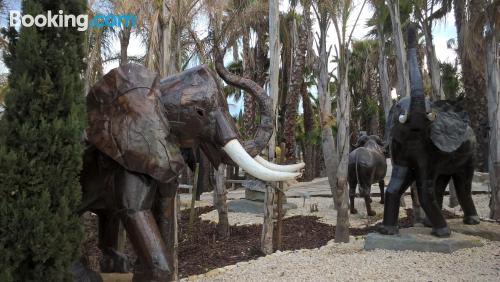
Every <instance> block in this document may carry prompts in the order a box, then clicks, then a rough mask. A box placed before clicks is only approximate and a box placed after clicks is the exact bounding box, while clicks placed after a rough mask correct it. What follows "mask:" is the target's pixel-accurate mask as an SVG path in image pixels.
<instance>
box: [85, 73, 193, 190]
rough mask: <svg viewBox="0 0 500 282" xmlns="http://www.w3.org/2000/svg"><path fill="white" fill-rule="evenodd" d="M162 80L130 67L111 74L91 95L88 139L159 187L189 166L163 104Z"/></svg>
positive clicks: (122, 164) (102, 80) (88, 111)
mask: <svg viewBox="0 0 500 282" xmlns="http://www.w3.org/2000/svg"><path fill="white" fill-rule="evenodd" d="M158 94H159V79H158V77H157V75H155V74H154V73H152V72H150V71H148V70H147V69H146V68H144V67H142V66H140V65H135V64H126V65H123V66H120V67H119V68H116V69H113V70H111V71H110V72H109V73H108V74H106V75H105V76H104V77H103V78H102V79H101V81H99V82H98V83H97V84H96V85H95V86H94V87H93V88H92V89H91V91H90V93H89V95H88V96H87V113H88V121H89V127H88V128H87V130H86V133H87V138H88V141H89V142H90V143H92V144H93V145H94V146H96V148H97V149H98V150H99V151H101V152H103V153H104V154H106V155H108V156H109V157H111V158H112V159H113V160H115V161H116V162H118V163H119V164H120V165H121V166H123V167H124V168H125V169H127V170H130V171H134V172H138V173H142V174H147V175H149V176H151V177H152V178H154V179H156V180H158V181H160V182H164V183H166V182H169V181H170V180H172V179H174V178H175V177H177V174H178V173H179V172H180V170H181V169H182V168H183V167H184V161H183V159H182V155H181V153H180V150H179V147H178V146H177V142H176V140H175V139H174V137H173V136H171V135H170V132H169V125H168V121H167V120H166V118H165V112H164V108H163V106H162V104H161V103H160V100H159V96H158Z"/></svg>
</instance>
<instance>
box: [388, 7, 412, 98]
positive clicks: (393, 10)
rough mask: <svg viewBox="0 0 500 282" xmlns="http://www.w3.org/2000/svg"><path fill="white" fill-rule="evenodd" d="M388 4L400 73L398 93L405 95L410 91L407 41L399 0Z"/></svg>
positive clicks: (398, 72)
mask: <svg viewBox="0 0 500 282" xmlns="http://www.w3.org/2000/svg"><path fill="white" fill-rule="evenodd" d="M387 6H388V8H389V13H390V16H391V22H392V40H393V43H394V53H395V55H396V67H397V75H398V95H399V96H401V97H405V96H408V94H409V93H410V83H409V81H408V68H407V66H406V53H405V43H404V40H403V33H402V31H401V21H400V18H399V0H387Z"/></svg>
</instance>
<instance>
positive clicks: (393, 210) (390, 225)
mask: <svg viewBox="0 0 500 282" xmlns="http://www.w3.org/2000/svg"><path fill="white" fill-rule="evenodd" d="M412 181H413V174H412V172H411V171H410V170H409V169H408V168H407V167H404V166H399V165H393V168H392V174H391V180H390V181H389V185H388V186H387V190H386V191H385V195H384V198H385V203H384V219H383V221H382V225H381V226H379V229H378V231H379V232H380V233H382V234H389V235H393V234H397V233H399V230H398V218H399V204H400V199H401V195H403V193H404V192H405V191H406V189H407V188H408V186H410V184H411V182H412Z"/></svg>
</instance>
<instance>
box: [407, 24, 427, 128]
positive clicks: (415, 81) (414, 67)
mask: <svg viewBox="0 0 500 282" xmlns="http://www.w3.org/2000/svg"><path fill="white" fill-rule="evenodd" d="M416 45H417V26H416V25H415V24H413V23H411V24H410V25H409V26H408V69H409V73H410V89H411V92H410V101H411V102H410V120H412V119H413V120H414V121H415V122H417V123H418V124H421V123H420V121H419V119H420V118H419V116H421V115H425V114H426V110H425V95H424V87H423V83H422V76H421V74H420V69H419V67H418V62H417V51H416ZM414 124H415V123H414Z"/></svg>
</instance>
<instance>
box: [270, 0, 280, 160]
mask: <svg viewBox="0 0 500 282" xmlns="http://www.w3.org/2000/svg"><path fill="white" fill-rule="evenodd" d="M279 45H280V43H279V1H278V0H269V51H270V66H269V76H270V79H269V93H270V96H271V99H272V100H273V113H274V119H275V120H274V122H273V124H274V130H273V135H272V136H271V139H270V140H269V161H271V162H272V161H273V160H274V155H275V152H274V151H275V148H276V129H277V126H278V124H277V116H278V115H277V109H278V99H279V71H280V46H279Z"/></svg>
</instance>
